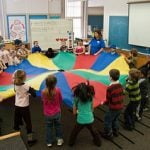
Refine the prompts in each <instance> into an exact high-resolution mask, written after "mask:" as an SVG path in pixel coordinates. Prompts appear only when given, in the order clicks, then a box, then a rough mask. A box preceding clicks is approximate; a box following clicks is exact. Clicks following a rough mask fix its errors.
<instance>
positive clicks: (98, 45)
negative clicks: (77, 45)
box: [89, 30, 105, 55]
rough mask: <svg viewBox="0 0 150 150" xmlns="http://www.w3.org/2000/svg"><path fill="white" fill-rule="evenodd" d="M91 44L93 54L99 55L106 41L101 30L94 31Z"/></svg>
mask: <svg viewBox="0 0 150 150" xmlns="http://www.w3.org/2000/svg"><path fill="white" fill-rule="evenodd" d="M89 46H90V47H89V48H90V54H91V55H98V54H99V53H101V51H103V48H105V42H104V40H103V39H102V34H101V32H100V30H95V31H94V38H93V39H92V40H91V41H90V43H89Z"/></svg>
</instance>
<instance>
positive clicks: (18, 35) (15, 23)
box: [7, 15, 27, 42]
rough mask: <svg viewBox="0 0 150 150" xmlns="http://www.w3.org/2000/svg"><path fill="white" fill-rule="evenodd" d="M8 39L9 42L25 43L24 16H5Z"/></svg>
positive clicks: (25, 26)
mask: <svg viewBox="0 0 150 150" xmlns="http://www.w3.org/2000/svg"><path fill="white" fill-rule="evenodd" d="M7 27H8V38H9V39H10V40H15V39H20V40H22V41H23V42H27V25H26V16H25V15H8V16H7Z"/></svg>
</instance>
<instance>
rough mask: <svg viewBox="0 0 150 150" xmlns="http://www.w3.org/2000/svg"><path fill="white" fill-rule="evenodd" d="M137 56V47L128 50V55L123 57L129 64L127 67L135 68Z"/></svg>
mask: <svg viewBox="0 0 150 150" xmlns="http://www.w3.org/2000/svg"><path fill="white" fill-rule="evenodd" d="M137 56H138V52H137V49H135V48H132V49H131V51H130V52H129V57H125V61H126V62H127V64H128V65H129V68H130V69H131V68H136V67H137Z"/></svg>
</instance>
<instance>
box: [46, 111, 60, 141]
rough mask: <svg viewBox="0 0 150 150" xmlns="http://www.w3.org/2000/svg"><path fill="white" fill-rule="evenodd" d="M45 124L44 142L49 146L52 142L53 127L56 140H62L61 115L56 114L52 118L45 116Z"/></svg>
mask: <svg viewBox="0 0 150 150" xmlns="http://www.w3.org/2000/svg"><path fill="white" fill-rule="evenodd" d="M45 122H46V142H47V144H51V143H52V142H53V127H54V128H55V132H56V138H57V139H60V138H62V127H61V114H60V113H57V114H55V115H53V116H45Z"/></svg>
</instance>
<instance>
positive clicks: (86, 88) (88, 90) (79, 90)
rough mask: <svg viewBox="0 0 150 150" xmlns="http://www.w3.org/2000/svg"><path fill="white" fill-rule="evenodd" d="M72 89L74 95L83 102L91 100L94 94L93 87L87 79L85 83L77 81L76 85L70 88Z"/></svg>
mask: <svg viewBox="0 0 150 150" xmlns="http://www.w3.org/2000/svg"><path fill="white" fill-rule="evenodd" d="M72 91H73V95H74V97H76V98H78V99H79V100H80V101H81V102H83V103H86V102H87V101H91V100H92V98H93V96H94V95H95V90H94V87H93V86H92V85H90V84H89V81H87V83H84V82H82V83H79V84H78V85H77V86H75V87H73V88H72Z"/></svg>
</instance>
